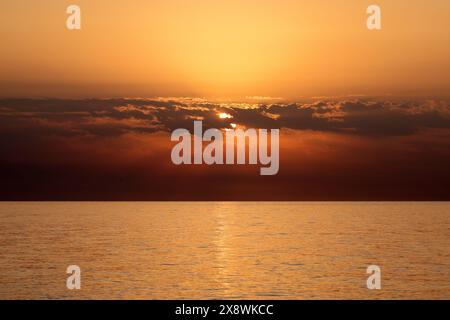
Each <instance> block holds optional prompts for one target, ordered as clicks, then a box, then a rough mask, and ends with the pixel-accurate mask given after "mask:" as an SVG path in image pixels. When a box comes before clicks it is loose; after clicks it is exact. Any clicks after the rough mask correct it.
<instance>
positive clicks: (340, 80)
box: [0, 0, 450, 201]
mask: <svg viewBox="0 0 450 320" xmlns="http://www.w3.org/2000/svg"><path fill="white" fill-rule="evenodd" d="M73 3H75V4H77V5H79V6H80V8H81V26H82V29H81V30H72V31H69V30H67V29H66V19H67V17H68V15H67V14H66V8H67V6H68V5H70V4H73ZM372 3H377V4H378V5H380V7H381V10H382V11H381V17H382V29H381V30H379V31H369V30H368V29H367V27H366V18H367V14H366V9H367V7H368V5H370V4H372ZM449 13H450V2H449V1H448V0H430V1H420V0H396V1H387V0H376V1H375V2H372V1H365V0H358V1H357V0H334V1H325V0H258V1H256V0H245V1H244V0H240V1H237V0H227V1H225V0H189V1H186V0H164V1H152V0H148V1H143V0H126V1H125V0H115V1H106V0H96V1H91V0H90V1H87V0H77V1H65V0H60V1H56V0H55V1H50V0H41V1H29V0H26V1H25V0H2V1H0V39H1V46H0V176H1V177H2V183H1V184H0V200H446V201H448V200H450V192H448V191H449V190H450V167H449V165H448V163H449V162H450V106H449V101H450V96H449V93H450V72H449V71H450V59H449V57H450V19H449ZM220 113H226V114H228V115H230V118H220V117H219V114H220ZM194 119H202V120H203V123H204V126H205V128H218V129H221V130H225V129H230V127H231V125H232V124H235V125H237V126H238V127H241V128H244V129H246V128H263V129H279V130H280V169H279V172H278V174H277V175H274V176H261V175H260V174H259V168H260V166H259V165H258V166H249V165H242V166H220V165H218V166H206V165H196V166H188V167H186V166H176V165H174V164H173V163H172V161H171V159H170V154H171V150H172V148H173V146H174V144H175V143H174V142H172V141H171V140H170V134H171V132H172V131H173V130H175V129H178V128H186V129H188V130H191V129H192V127H193V120H194Z"/></svg>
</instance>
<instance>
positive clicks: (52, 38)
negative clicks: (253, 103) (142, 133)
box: [0, 0, 450, 99]
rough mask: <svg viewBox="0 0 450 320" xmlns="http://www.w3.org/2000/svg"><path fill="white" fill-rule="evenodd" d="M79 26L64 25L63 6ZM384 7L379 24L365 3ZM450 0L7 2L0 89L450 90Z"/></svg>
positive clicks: (97, 92)
mask: <svg viewBox="0 0 450 320" xmlns="http://www.w3.org/2000/svg"><path fill="white" fill-rule="evenodd" d="M72 3H76V4H78V5H79V6H80V7H81V9H82V30H81V31H68V30H67V29H66V28H65V21H66V17H67V15H66V13H65V10H66V7H67V6H68V5H69V4H72ZM372 3H377V4H379V5H380V6H381V7H382V27H383V29H382V30H381V31H369V30H367V28H366V13H365V11H366V8H367V6H368V5H369V4H372ZM449 12H450V2H449V1H448V0H432V1H419V0H396V1H387V0H376V1H365V0H336V1H325V0H257V1H256V0H245V1H244V0H240V1H237V0H226V1H224V0H189V1H186V0H164V1H161V0H158V1H156V0H155V1H152V0H146V1H144V0H133V1H130V0H115V1H109V0H96V1H88V0H77V1H64V0H61V1H52V0H41V1H25V0H3V1H1V3H0V38H1V39H2V45H1V49H0V51H1V54H0V96H2V97H12V96H21V97H23V96H32V97H36V96H37V97H43V96H52V97H111V96H128V97H130V96H135V97H136V96H141V97H142V96H205V97H227V98H236V97H245V96H274V97H284V98H288V99H296V98H300V97H304V96H317V95H348V94H366V95H389V94H393V95H407V96H409V95H428V96H447V95H448V92H450V72H449V70H450V59H449V56H450V41H449V40H450V19H449V18H448V17H449Z"/></svg>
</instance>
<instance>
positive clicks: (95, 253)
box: [0, 202, 450, 299]
mask: <svg viewBox="0 0 450 320" xmlns="http://www.w3.org/2000/svg"><path fill="white" fill-rule="evenodd" d="M449 244H450V203H446V202H441V203H438V202H399V203H396V202H1V203H0V247H1V252H0V298H1V299H13V298H16V299H125V298H127V299H341V298H347V299H384V298H393V299H403V298H411V299H449V298H450V281H449V280H450V277H449V276H450V246H449ZM372 264H375V265H378V266H379V267H380V268H381V279H382V280H381V285H382V288H381V290H368V289H367V287H366V280H367V277H368V276H369V275H368V274H367V273H366V269H367V267H368V266H369V265H372ZM69 265H78V266H79V267H80V268H81V290H68V289H67V288H66V279H67V277H68V276H69V275H68V274H67V273H66V268H67V266H69Z"/></svg>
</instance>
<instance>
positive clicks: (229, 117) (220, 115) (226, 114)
mask: <svg viewBox="0 0 450 320" xmlns="http://www.w3.org/2000/svg"><path fill="white" fill-rule="evenodd" d="M219 118H220V119H231V118H233V116H232V115H231V114H228V113H224V112H222V113H219Z"/></svg>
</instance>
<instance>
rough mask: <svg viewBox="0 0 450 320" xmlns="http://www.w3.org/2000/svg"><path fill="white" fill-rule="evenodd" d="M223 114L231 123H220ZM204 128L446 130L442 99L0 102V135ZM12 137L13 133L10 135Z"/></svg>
mask: <svg viewBox="0 0 450 320" xmlns="http://www.w3.org/2000/svg"><path fill="white" fill-rule="evenodd" d="M219 113H227V114H229V115H231V116H232V118H230V119H220V118H219V117H218V114H219ZM193 120H203V122H204V126H205V127H214V128H229V127H230V124H231V123H236V124H239V125H241V126H244V127H251V128H286V129H294V130H317V131H327V132H340V133H348V134H357V135H368V136H402V135H410V134H414V133H416V132H418V131H419V130H421V129H426V128H445V129H447V128H450V107H449V104H448V102H447V101H434V100H425V101H409V102H408V101H401V102H393V101H370V100H348V101H347V100H344V101H336V100H335V101H333V100H321V101H316V102H312V103H286V104H281V103H279V104H250V103H217V102H209V101H206V100H202V99H189V98H184V99H153V100H151V99H110V100H25V99H22V100H18V99H15V100H0V124H1V128H2V131H5V130H7V129H10V130H12V131H14V130H17V129H20V130H27V131H28V132H36V133H39V134H55V135H69V136H70V135H79V136H83V135H93V136H117V135H120V134H124V133H128V132H144V133H152V132H157V131H172V130H174V129H177V128H188V129H190V128H192V121H193ZM11 133H12V132H11Z"/></svg>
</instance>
